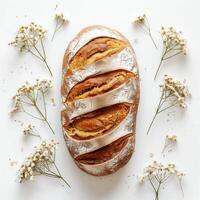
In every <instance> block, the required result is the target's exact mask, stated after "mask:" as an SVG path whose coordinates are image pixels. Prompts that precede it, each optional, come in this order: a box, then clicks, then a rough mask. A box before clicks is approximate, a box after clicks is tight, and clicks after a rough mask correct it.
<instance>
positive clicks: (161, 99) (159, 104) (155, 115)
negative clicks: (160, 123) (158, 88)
mask: <svg viewBox="0 0 200 200" xmlns="http://www.w3.org/2000/svg"><path fill="white" fill-rule="evenodd" d="M163 95H164V93H163V92H162V95H161V97H160V101H159V103H158V107H157V109H156V112H155V114H154V116H153V119H152V120H151V123H150V125H149V128H148V130H147V135H148V134H149V132H150V129H151V127H152V125H153V123H154V121H155V119H156V117H157V115H158V113H159V110H160V106H161V105H162V104H163Z"/></svg>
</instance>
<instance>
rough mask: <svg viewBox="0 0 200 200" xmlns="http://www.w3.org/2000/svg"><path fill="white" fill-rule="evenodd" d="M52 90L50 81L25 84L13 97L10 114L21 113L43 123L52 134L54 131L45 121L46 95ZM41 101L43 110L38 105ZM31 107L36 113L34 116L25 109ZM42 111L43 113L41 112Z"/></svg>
mask: <svg viewBox="0 0 200 200" xmlns="http://www.w3.org/2000/svg"><path fill="white" fill-rule="evenodd" d="M51 88H52V82H51V81H50V80H38V79H37V80H36V82H35V83H34V84H33V85H31V84H30V83H29V82H26V83H25V84H24V85H22V86H21V87H20V88H19V89H18V90H17V93H16V95H15V96H13V104H14V105H13V109H12V111H11V112H17V111H22V112H25V113H26V114H28V115H29V116H31V117H33V118H35V119H38V120H41V121H44V122H45V123H46V124H47V125H48V126H49V128H50V130H51V131H52V133H53V134H55V133H54V131H53V129H52V127H51V125H50V123H49V122H48V120H47V109H46V99H45V96H46V93H47V92H48V91H49V90H50V89H51ZM40 101H42V104H43V109H42V108H41V106H40V105H39V102H40ZM29 107H31V108H34V110H35V111H36V112H37V116H36V115H35V114H32V113H30V112H29V111H28V110H27V109H28V108H29ZM43 110H44V111H43Z"/></svg>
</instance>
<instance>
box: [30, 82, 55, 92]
mask: <svg viewBox="0 0 200 200" xmlns="http://www.w3.org/2000/svg"><path fill="white" fill-rule="evenodd" d="M52 87H53V85H52V82H51V80H46V79H45V80H39V79H37V80H36V83H35V84H34V88H35V89H36V90H40V91H41V92H43V93H46V92H47V91H48V90H49V89H50V88H52Z"/></svg>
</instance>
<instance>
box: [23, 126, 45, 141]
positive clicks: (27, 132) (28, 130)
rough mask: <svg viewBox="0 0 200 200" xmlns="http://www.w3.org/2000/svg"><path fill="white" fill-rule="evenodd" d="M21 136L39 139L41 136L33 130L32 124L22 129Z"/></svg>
mask: <svg viewBox="0 0 200 200" xmlns="http://www.w3.org/2000/svg"><path fill="white" fill-rule="evenodd" d="M23 134H24V135H25V136H34V137H38V138H40V139H41V136H40V135H39V134H38V133H37V132H36V130H35V126H33V125H32V124H28V125H27V126H26V127H24V129H23Z"/></svg>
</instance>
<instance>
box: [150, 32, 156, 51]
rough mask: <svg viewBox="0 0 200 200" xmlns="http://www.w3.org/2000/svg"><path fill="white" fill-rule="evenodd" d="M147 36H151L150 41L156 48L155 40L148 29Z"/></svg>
mask: <svg viewBox="0 0 200 200" xmlns="http://www.w3.org/2000/svg"><path fill="white" fill-rule="evenodd" d="M149 37H150V38H151V41H152V42H153V44H154V46H155V47H156V49H158V47H157V45H156V42H155V40H154V39H153V36H152V35H151V32H150V31H149Z"/></svg>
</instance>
